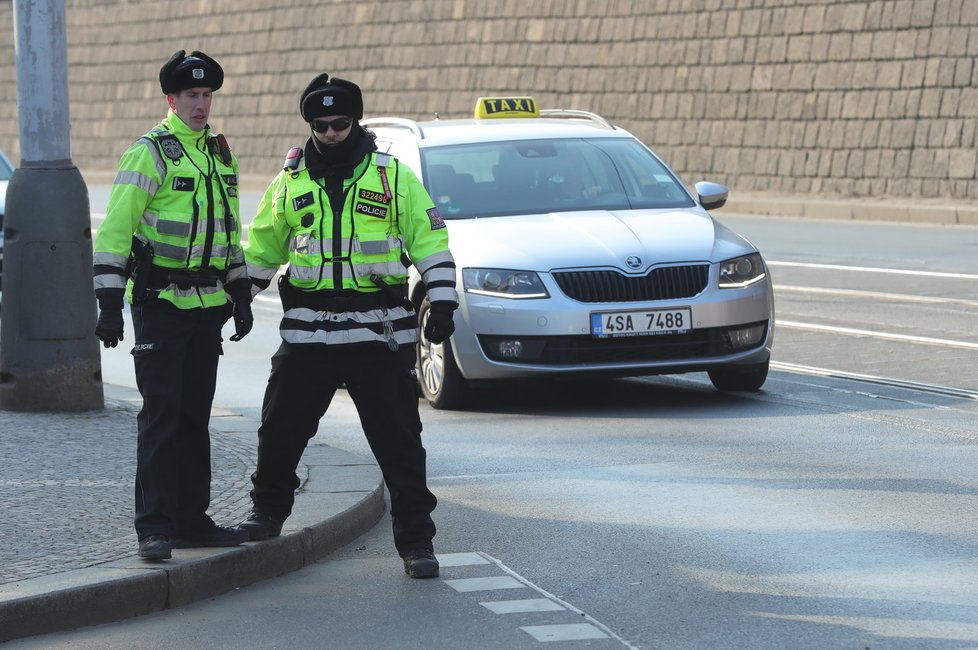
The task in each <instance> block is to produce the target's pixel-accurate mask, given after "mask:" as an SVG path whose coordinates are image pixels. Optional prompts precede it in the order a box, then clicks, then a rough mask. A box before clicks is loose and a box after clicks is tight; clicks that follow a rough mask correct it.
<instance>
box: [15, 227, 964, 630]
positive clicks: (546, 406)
mask: <svg viewBox="0 0 978 650" xmlns="http://www.w3.org/2000/svg"><path fill="white" fill-rule="evenodd" d="M721 216H722V215H721ZM722 220H723V221H724V222H725V223H728V224H729V225H731V226H732V227H734V228H735V229H736V230H738V231H740V232H742V233H744V234H746V235H747V236H748V238H750V239H751V240H752V241H754V242H755V243H756V244H757V245H758V246H759V247H760V248H761V250H762V251H763V252H764V253H765V256H766V258H767V260H768V261H769V262H770V265H771V271H772V274H773V277H774V280H775V292H776V296H777V318H778V326H777V330H776V331H777V334H776V339H775V362H776V363H775V370H774V371H773V372H772V374H771V377H770V379H769V381H768V383H767V384H766V385H765V387H764V390H763V392H761V393H759V394H757V395H746V394H736V395H723V394H719V393H717V392H716V391H714V390H713V389H712V387H711V386H710V384H709V381H708V380H707V378H706V377H705V375H703V376H700V375H688V376H681V377H673V378H646V379H632V380H619V381H607V382H600V383H598V382H589V383H561V384H552V383H526V384H514V385H512V386H509V387H506V388H505V389H500V390H497V391H493V392H491V393H487V394H485V395H484V396H483V397H482V399H481V401H479V402H478V403H477V404H476V405H475V406H474V407H473V408H472V409H470V410H468V411H465V412H446V411H434V410H432V409H430V408H428V407H427V406H424V407H423V408H422V419H423V421H424V423H425V433H424V435H425V441H426V446H427V448H428V451H429V475H430V477H431V485H432V489H433V491H434V492H435V493H436V494H437V495H438V497H439V499H440V505H439V508H438V510H437V511H436V513H435V514H436V521H437V523H438V525H439V535H438V537H437V538H436V550H437V551H438V552H439V554H440V555H441V556H442V557H443V558H445V559H446V560H447V562H445V565H444V568H443V571H442V578H441V579H439V580H435V581H424V582H423V581H411V580H407V579H406V578H405V577H404V576H403V574H402V573H401V572H400V566H399V563H398V561H397V559H396V557H394V553H393V548H392V544H391V535H390V531H389V527H388V524H387V522H386V521H384V522H382V523H381V524H379V525H378V526H377V527H375V528H374V529H373V530H372V531H370V532H369V533H368V534H366V535H364V536H363V537H361V538H360V539H358V540H357V541H356V542H354V543H353V544H351V545H350V546H348V547H346V548H344V549H341V550H340V551H338V552H336V553H335V554H333V555H332V556H330V557H329V558H328V559H326V560H324V561H322V562H320V563H318V564H317V565H314V566H311V567H308V568H306V569H303V570H301V571H299V572H297V573H295V574H292V575H289V576H286V577H283V578H281V579H277V580H272V581H268V582H265V583H261V584H257V585H253V586H250V587H247V588H244V589H240V590H237V591H235V592H233V593H230V594H226V595H223V596H221V597H219V598H217V599H214V600H211V601H208V602H201V603H195V604H193V605H190V606H186V607H182V608H179V609H177V610H171V611H167V612H163V613H160V614H154V615H150V616H146V617H142V618H139V619H134V620H131V621H125V622H122V623H118V624H113V625H107V626H100V627H93V628H87V629H83V630H78V631H75V632H71V633H67V634H58V635H51V636H47V637H35V638H33V639H28V640H24V641H21V642H14V643H12V644H10V647H12V648H19V647H32V648H39V647H44V648H48V647H50V648H68V647H70V648H123V647H125V648H129V647H136V646H142V647H164V646H165V647H171V648H184V647H186V648H190V647H201V646H202V645H211V646H215V647H230V646H235V647H269V648H275V647H289V648H294V647H330V648H365V647H370V648H402V647H425V648H458V647H465V648H525V647H538V645H539V644H541V643H546V647H547V648H577V647H585V646H586V647H590V648H602V647H608V648H610V647H638V648H745V647H752V648H783V647H792V648H825V647H846V648H939V649H944V648H966V647H975V646H976V645H978V560H976V557H978V508H976V505H978V477H976V476H975V471H974V468H975V467H976V465H978V418H976V415H978V401H976V399H975V393H978V385H976V383H978V382H976V380H975V377H974V370H973V369H974V368H975V367H976V364H975V361H978V359H976V357H975V354H976V348H978V336H976V335H975V333H974V331H973V330H974V328H973V323H974V322H975V315H976V313H978V307H976V301H978V296H976V295H975V289H974V287H975V286H978V285H976V283H975V280H976V279H978V276H976V275H975V274H976V268H975V264H974V262H973V260H974V258H975V251H976V249H978V229H974V228H960V227H957V228H952V227H925V226H897V225H890V224H882V223H880V224H875V223H874V224H862V223H853V222H813V221H807V222H806V221H796V220H785V219H755V218H739V217H726V218H722ZM839 267H842V268H839ZM909 272H912V273H909ZM256 313H257V314H258V318H259V324H258V326H256V328H255V331H254V332H253V333H252V334H251V335H250V336H249V337H248V338H247V339H245V340H244V341H242V342H240V343H238V344H231V343H229V344H226V346H225V351H226V356H225V358H224V359H223V361H222V370H221V372H222V375H221V382H220V384H221V385H220V388H219V392H218V397H217V402H218V404H219V405H221V406H226V407H230V408H235V409H239V410H250V411H251V414H255V413H257V409H258V408H259V404H260V398H261V391H262V388H263V383H264V378H265V376H266V375H267V369H268V356H269V355H270V354H271V351H273V350H274V348H275V346H276V339H277V333H276V331H275V330H276V322H277V320H276V313H277V310H276V306H275V304H274V300H273V297H270V298H269V301H268V302H265V303H261V304H260V305H259V308H258V309H257V311H256ZM103 366H104V367H103V371H104V375H105V378H106V381H109V382H113V383H123V384H126V383H129V384H131V383H132V379H131V365H130V363H129V359H128V358H127V355H126V354H125V353H124V352H122V353H120V352H119V349H116V350H115V351H114V352H109V353H107V354H104V355H103ZM894 379H895V380H900V381H899V382H892V381H890V380H894ZM319 438H320V439H322V440H323V441H326V442H328V443H329V444H331V445H333V446H337V447H340V448H343V449H347V450H349V451H353V452H356V453H362V454H364V455H367V454H368V453H369V451H368V450H367V448H366V445H365V443H364V442H363V440H362V435H361V434H360V432H359V426H358V422H357V419H356V414H355V412H354V410H353V409H352V407H351V406H350V404H349V402H348V400H346V399H345V398H341V399H338V400H337V402H336V403H335V404H334V406H333V407H332V408H331V409H330V412H329V414H328V415H327V417H326V418H325V419H324V424H323V426H322V427H321V429H320V434H319ZM514 603H515V604H514ZM547 635H550V637H548V636H547Z"/></svg>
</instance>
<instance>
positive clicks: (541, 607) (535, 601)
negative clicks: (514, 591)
mask: <svg viewBox="0 0 978 650" xmlns="http://www.w3.org/2000/svg"><path fill="white" fill-rule="evenodd" d="M479 604H480V605H482V606H483V607H485V608H486V609H488V610H489V611H491V612H493V613H495V614H524V613H526V612H557V611H561V610H563V609H565V608H564V607H563V606H561V605H560V604H559V603H555V602H554V601H552V600H549V599H547V598H528V599H526V600H493V601H488V602H484V603H479Z"/></svg>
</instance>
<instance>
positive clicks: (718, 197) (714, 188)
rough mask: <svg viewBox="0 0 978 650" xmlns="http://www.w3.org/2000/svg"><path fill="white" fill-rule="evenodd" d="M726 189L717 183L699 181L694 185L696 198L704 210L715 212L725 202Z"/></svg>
mask: <svg viewBox="0 0 978 650" xmlns="http://www.w3.org/2000/svg"><path fill="white" fill-rule="evenodd" d="M727 194H728V192H727V188H726V187H724V186H723V185H720V184H719V183H710V182H708V181H700V182H699V183H697V184H696V196H697V198H699V200H700V205H702V206H703V209H704V210H716V209H717V208H720V207H723V204H724V203H726V202H727Z"/></svg>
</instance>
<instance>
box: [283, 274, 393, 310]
mask: <svg viewBox="0 0 978 650" xmlns="http://www.w3.org/2000/svg"><path fill="white" fill-rule="evenodd" d="M390 289H391V293H388V292H386V291H375V292H371V293H366V292H362V291H353V290H345V291H302V290H301V289H296V288H295V287H293V286H292V285H291V284H290V283H289V281H288V280H287V279H286V278H284V277H283V278H282V279H281V280H280V281H279V285H278V293H279V296H280V297H281V298H282V307H283V308H285V310H286V311H288V310H289V309H296V308H305V309H312V310H313V311H328V312H333V313H337V312H344V311H370V310H371V309H381V308H386V309H390V308H391V307H401V306H404V303H405V302H406V301H407V285H399V286H392V287H390Z"/></svg>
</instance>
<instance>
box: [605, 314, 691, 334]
mask: <svg viewBox="0 0 978 650" xmlns="http://www.w3.org/2000/svg"><path fill="white" fill-rule="evenodd" d="M692 327H693V314H692V312H691V310H690V309H689V308H688V307H686V308H683V309H645V310H642V311H608V312H594V313H592V314H591V335H592V336H596V337H599V338H608V337H612V336H648V335H654V334H676V333H679V332H688V331H689V330H690V329H692Z"/></svg>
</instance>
